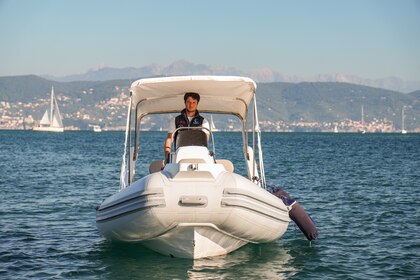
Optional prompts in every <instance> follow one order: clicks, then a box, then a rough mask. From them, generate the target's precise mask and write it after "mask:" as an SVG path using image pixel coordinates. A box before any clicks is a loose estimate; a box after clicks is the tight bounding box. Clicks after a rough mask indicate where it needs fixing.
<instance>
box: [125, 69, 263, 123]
mask: <svg viewBox="0 0 420 280" xmlns="http://www.w3.org/2000/svg"><path fill="white" fill-rule="evenodd" d="M256 88H257V86H256V84H255V82H254V81H253V80H252V79H250V78H245V77H233V76H174V77H161V78H148V79H141V80H138V81H135V82H134V83H132V85H131V89H130V91H131V93H132V102H133V103H132V104H133V105H132V106H133V109H135V108H136V107H137V110H138V113H139V114H140V115H145V114H159V113H178V112H180V111H181V110H182V109H183V108H185V105H184V94H185V93H186V92H196V93H198V94H200V97H201V98H200V103H199V105H198V110H199V111H200V112H206V113H225V114H234V115H237V116H238V117H240V118H241V119H244V116H245V114H246V111H247V107H248V105H249V103H250V102H251V100H252V98H253V96H254V94H255V91H256Z"/></svg>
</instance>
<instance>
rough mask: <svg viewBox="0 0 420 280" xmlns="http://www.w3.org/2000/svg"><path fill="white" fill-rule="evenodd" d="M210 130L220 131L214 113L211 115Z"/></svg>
mask: <svg viewBox="0 0 420 280" xmlns="http://www.w3.org/2000/svg"><path fill="white" fill-rule="evenodd" d="M210 130H211V131H213V132H216V131H219V130H218V129H217V128H216V126H215V125H214V121H213V115H211V116H210Z"/></svg>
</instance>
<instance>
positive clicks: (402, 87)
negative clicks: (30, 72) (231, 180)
mask: <svg viewBox="0 0 420 280" xmlns="http://www.w3.org/2000/svg"><path fill="white" fill-rule="evenodd" d="M171 75H240V76H248V77H251V78H253V79H254V80H255V81H256V82H260V83H271V82H291V83H299V82H343V83H350V84H358V85H365V86H371V87H376V88H384V89H389V90H395V91H399V92H404V93H408V92H412V91H415V90H418V89H420V81H404V80H402V79H400V78H397V77H388V78H383V79H365V78H361V77H358V76H355V75H346V74H319V75H317V76H314V77H299V76H291V75H284V74H281V73H279V72H277V71H274V70H271V69H268V68H265V69H254V70H251V71H241V70H238V69H236V68H234V67H229V66H210V65H204V64H194V63H190V62H188V61H185V60H178V61H175V62H174V63H172V64H170V65H168V66H163V65H159V64H151V65H148V66H144V67H140V68H135V67H125V68H112V67H101V68H99V69H94V70H89V71H88V72H86V73H83V74H77V75H69V76H64V77H54V76H44V77H45V78H47V79H51V80H55V81H60V82H70V81H107V80H118V79H137V78H139V77H153V76H171Z"/></svg>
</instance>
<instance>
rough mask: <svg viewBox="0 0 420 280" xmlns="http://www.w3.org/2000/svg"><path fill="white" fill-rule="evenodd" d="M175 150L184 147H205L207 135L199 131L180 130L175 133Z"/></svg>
mask: <svg viewBox="0 0 420 280" xmlns="http://www.w3.org/2000/svg"><path fill="white" fill-rule="evenodd" d="M174 139H175V149H178V148H179V147H184V146H204V147H207V134H206V132H204V131H203V130H201V129H188V128H187V129H181V130H179V131H177V132H176V134H175V136H174Z"/></svg>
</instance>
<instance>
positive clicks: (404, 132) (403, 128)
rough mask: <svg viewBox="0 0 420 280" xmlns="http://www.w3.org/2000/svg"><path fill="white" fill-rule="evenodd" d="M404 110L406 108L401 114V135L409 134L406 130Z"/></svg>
mask: <svg viewBox="0 0 420 280" xmlns="http://www.w3.org/2000/svg"><path fill="white" fill-rule="evenodd" d="M404 109H405V107H404V106H403V108H402V113H401V133H402V134H407V130H406V129H405V124H404V122H405V116H404Z"/></svg>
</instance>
